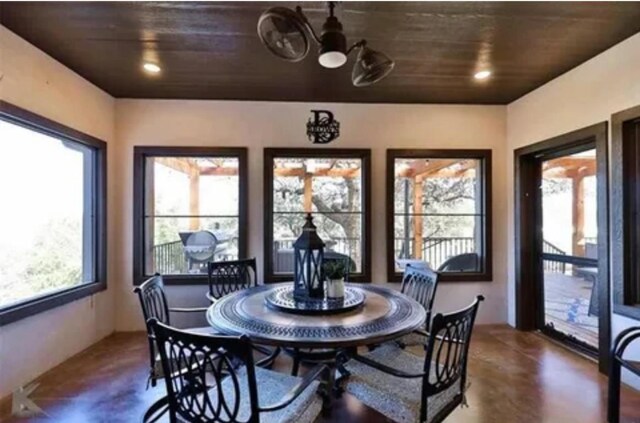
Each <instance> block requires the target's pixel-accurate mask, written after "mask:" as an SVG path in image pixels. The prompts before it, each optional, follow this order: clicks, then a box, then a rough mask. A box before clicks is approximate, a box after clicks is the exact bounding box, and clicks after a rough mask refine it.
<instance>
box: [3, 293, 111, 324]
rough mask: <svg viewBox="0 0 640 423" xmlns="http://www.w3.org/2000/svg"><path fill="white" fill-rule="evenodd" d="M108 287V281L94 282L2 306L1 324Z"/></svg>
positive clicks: (35, 313) (32, 314)
mask: <svg viewBox="0 0 640 423" xmlns="http://www.w3.org/2000/svg"><path fill="white" fill-rule="evenodd" d="M106 289H107V284H106V282H93V283H88V284H82V285H78V286H74V287H71V288H67V289H65V290H63V291H58V292H53V293H51V294H47V295H44V296H42V297H37V298H34V299H31V300H26V301H23V302H21V303H18V304H13V305H10V306H8V307H5V308H0V326H4V325H8V324H10V323H13V322H16V321H18V320H21V319H24V318H27V317H31V316H35V315H37V314H39V313H42V312H45V311H47V310H51V309H54V308H56V307H60V306H62V305H64V304H68V303H70V302H73V301H77V300H79V299H81V298H84V297H88V296H89V295H93V294H95V293H97V292H100V291H104V290H106Z"/></svg>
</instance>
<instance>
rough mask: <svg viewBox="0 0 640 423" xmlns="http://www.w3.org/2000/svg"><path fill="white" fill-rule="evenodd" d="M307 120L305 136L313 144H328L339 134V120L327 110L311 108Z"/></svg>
mask: <svg viewBox="0 0 640 423" xmlns="http://www.w3.org/2000/svg"><path fill="white" fill-rule="evenodd" d="M311 113H312V114H313V116H312V117H311V118H309V121H308V122H307V136H308V137H309V140H310V141H311V142H312V143H314V144H328V143H330V142H331V141H333V140H335V139H336V138H338V137H339V136H340V122H338V121H337V120H335V119H334V117H333V113H331V112H330V111H328V110H312V111H311Z"/></svg>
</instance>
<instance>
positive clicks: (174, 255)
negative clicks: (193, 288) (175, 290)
mask: <svg viewBox="0 0 640 423" xmlns="http://www.w3.org/2000/svg"><path fill="white" fill-rule="evenodd" d="M229 245H237V238H231V239H230V240H229ZM234 255H235V254H234ZM232 259H233V257H232V255H229V254H224V253H221V254H217V253H216V255H215V256H214V260H232ZM153 263H154V267H155V269H154V272H157V273H160V274H161V275H176V274H186V273H191V272H193V271H194V269H190V263H189V258H188V257H187V256H186V255H185V252H184V246H183V245H182V241H180V240H177V241H171V242H165V243H163V244H158V245H154V246H153ZM201 267H202V266H201ZM202 269H204V267H202ZM202 269H200V271H203V270H202ZM195 271H198V269H195Z"/></svg>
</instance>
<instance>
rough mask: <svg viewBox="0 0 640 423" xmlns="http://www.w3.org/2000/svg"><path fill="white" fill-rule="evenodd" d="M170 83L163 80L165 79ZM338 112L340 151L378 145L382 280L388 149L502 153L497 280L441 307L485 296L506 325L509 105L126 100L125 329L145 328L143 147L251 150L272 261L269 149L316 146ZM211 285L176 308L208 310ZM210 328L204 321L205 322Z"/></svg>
mask: <svg viewBox="0 0 640 423" xmlns="http://www.w3.org/2000/svg"><path fill="white" fill-rule="evenodd" d="M159 83H161V81H160V82H159ZM316 108H320V109H329V110H331V111H333V112H334V114H335V116H336V118H337V119H338V120H339V121H340V125H341V135H340V138H338V139H337V140H336V141H334V142H333V143H331V144H330V147H334V148H371V149H372V161H373V164H372V166H373V172H372V173H373V187H374V189H373V199H372V203H373V222H374V225H373V240H372V241H373V242H372V247H373V274H374V281H375V282H378V283H380V282H383V281H384V279H385V275H386V267H385V266H386V259H385V230H384V222H385V216H384V213H385V208H384V201H385V200H384V195H385V190H384V177H385V176H384V175H385V151H386V149H387V148H490V149H492V150H493V163H494V165H493V180H494V186H493V192H494V201H493V207H494V209H493V213H494V217H493V219H494V233H493V235H494V243H493V251H494V263H493V264H494V269H495V271H494V280H493V282H491V283H448V284H443V285H441V287H440V288H438V291H439V292H438V300H437V304H436V308H437V309H439V310H451V309H456V308H458V307H460V306H462V305H464V304H466V303H468V302H470V301H471V299H472V298H473V296H474V295H476V294H479V293H483V294H485V296H486V298H487V301H486V303H485V304H483V305H482V307H481V309H480V315H479V321H480V322H481V323H487V322H504V321H506V311H507V304H506V245H507V239H506V227H505V225H502V224H500V222H505V221H506V218H507V216H506V183H505V179H504V175H505V174H506V170H505V166H504V165H505V163H506V156H505V144H506V141H505V137H506V133H505V131H506V126H505V125H506V116H505V107H503V106H436V105H367V104H311V103H267V102H232V101H224V102H220V101H163V100H118V101H117V102H116V138H117V140H118V157H117V166H118V169H117V174H118V180H119V181H126V182H125V183H123V184H119V185H118V189H119V191H118V215H119V216H121V217H122V220H121V222H120V225H121V231H120V236H121V238H120V241H119V243H118V247H117V250H118V251H119V255H118V262H119V264H120V266H119V267H118V280H120V281H121V283H120V285H119V291H118V294H117V295H118V312H117V329H118V330H133V329H141V328H142V317H141V316H140V314H139V311H138V308H139V306H138V304H137V301H136V299H135V297H134V295H133V294H132V293H131V289H132V270H131V269H132V268H131V259H132V254H131V251H132V247H131V246H132V214H133V212H132V198H133V193H132V189H133V185H132V182H131V181H132V172H133V163H132V159H133V146H135V145H184V146H248V147H249V182H250V184H249V222H250V223H249V225H250V226H249V254H250V255H252V256H256V257H257V258H258V261H259V265H260V266H261V264H262V230H263V228H262V226H263V225H262V221H263V198H262V197H263V196H262V187H263V180H262V149H263V148H264V147H274V146H276V147H310V148H318V149H322V147H321V146H316V147H314V146H313V145H312V144H311V143H310V142H309V141H308V140H307V139H306V135H305V124H306V122H307V119H308V118H309V116H310V110H311V109H316ZM204 292H205V288H204V287H202V286H200V287H189V288H184V287H181V288H175V289H172V290H170V292H169V295H170V298H171V300H172V301H174V304H177V305H186V304H191V305H194V304H198V303H199V304H206V302H205V300H204ZM203 324H204V322H203Z"/></svg>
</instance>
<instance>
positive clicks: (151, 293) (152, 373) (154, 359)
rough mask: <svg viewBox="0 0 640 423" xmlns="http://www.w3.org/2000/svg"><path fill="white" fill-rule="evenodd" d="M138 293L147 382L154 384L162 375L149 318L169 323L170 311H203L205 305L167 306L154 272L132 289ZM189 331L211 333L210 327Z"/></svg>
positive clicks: (157, 276)
mask: <svg viewBox="0 0 640 423" xmlns="http://www.w3.org/2000/svg"><path fill="white" fill-rule="evenodd" d="M133 292H135V293H136V294H137V295H138V299H139V300H140V306H141V308H142V315H143V317H144V321H145V324H146V328H147V339H148V341H149V382H150V383H151V386H154V387H155V386H156V383H157V380H158V379H161V378H163V377H164V373H163V371H162V366H161V364H160V355H159V353H158V348H157V344H156V337H155V334H154V332H153V330H152V328H151V326H150V325H149V319H156V320H157V321H159V322H162V323H166V324H167V325H170V324H171V313H172V312H174V313H205V312H206V311H207V308H206V307H200V308H169V304H168V302H167V296H166V294H165V291H164V283H163V281H162V276H161V275H159V274H155V275H154V276H152V277H151V278H149V279H147V280H146V281H145V282H144V283H142V284H141V285H140V286H136V287H135V288H134V290H133ZM189 331H191V332H198V333H213V329H211V327H209V326H207V327H203V328H192V329H189Z"/></svg>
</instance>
